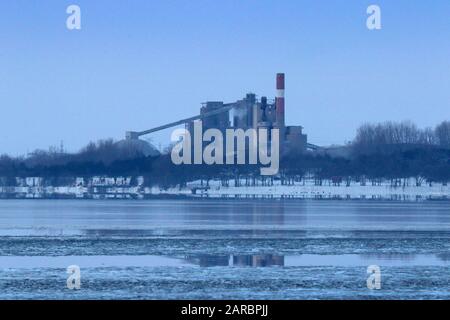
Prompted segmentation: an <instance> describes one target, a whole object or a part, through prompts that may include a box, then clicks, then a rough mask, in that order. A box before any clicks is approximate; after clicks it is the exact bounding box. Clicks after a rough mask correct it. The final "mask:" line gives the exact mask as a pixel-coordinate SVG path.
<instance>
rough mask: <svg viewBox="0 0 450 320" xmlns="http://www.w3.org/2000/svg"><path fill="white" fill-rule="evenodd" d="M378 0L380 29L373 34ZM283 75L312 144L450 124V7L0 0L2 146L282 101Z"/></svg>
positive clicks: (294, 0)
mask: <svg viewBox="0 0 450 320" xmlns="http://www.w3.org/2000/svg"><path fill="white" fill-rule="evenodd" d="M70 4H77V5H79V6H80V7H81V13H82V29H81V30H79V31H69V30H68V29H67V28H66V18H67V16H68V15H67V14H66V8H67V6H69V5H70ZM370 4H377V5H379V6H380V7H381V12H382V30H379V31H369V30H368V29H367V28H366V18H367V14H366V9H367V7H368V6H369V5H370ZM277 72H285V73H286V117H287V123H288V124H292V125H294V124H301V125H303V126H304V128H305V129H304V130H305V132H306V133H307V134H308V136H309V140H310V142H312V143H316V144H320V145H322V144H323V145H325V144H331V143H344V142H345V141H348V140H350V139H351V138H352V137H353V136H354V134H355V130H356V128H357V127H358V126H359V125H360V124H361V123H363V122H367V121H385V120H412V121H414V122H416V123H417V124H418V125H419V126H422V127H426V126H434V125H435V124H437V123H438V122H440V121H442V120H445V119H447V120H448V119H449V118H450V1H448V0H433V1H423V0H421V1H410V0H395V1H394V0H389V1H379V0H373V1H365V0H351V1H349V0H319V1H318V0H304V1H301V0H280V1H274V0H272V1H269V0H226V1H225V0H223V1H211V0H190V1H178V0H177V1H175V0H164V1H163V0H158V1H156V0H153V1H151V0H150V1H149V0H140V1H137V0H130V1H118V0H116V1H112V0H109V1H104V0H96V1H84V0H80V1H75V0H73V1H54V0H39V1H37V0H35V1H32V0H16V1H2V2H1V3H0V108H1V119H2V121H1V126H0V153H9V154H12V155H20V154H25V153H26V152H27V151H31V150H33V149H36V148H44V149H46V148H48V147H49V146H51V145H59V143H60V141H61V140H62V141H64V144H65V146H66V148H67V149H68V150H70V151H76V150H78V149H79V148H80V147H82V146H83V145H85V144H87V142H88V141H90V140H97V139H102V138H108V137H112V138H114V139H121V138H122V137H123V135H124V131H126V130H143V129H147V128H151V127H153V126H157V125H160V124H164V123H166V122H170V121H173V120H177V119H179V118H181V117H187V116H191V115H195V114H197V113H198V109H199V107H200V103H201V102H204V101H207V100H224V101H234V100H237V99H240V98H241V97H243V96H244V95H245V94H246V93H247V92H249V91H252V92H255V93H256V94H258V95H268V96H269V97H273V96H274V95H275V89H274V86H275V74H276V73H277ZM170 133H171V131H170V130H168V131H165V132H163V133H160V134H157V135H155V136H152V138H153V139H154V141H155V144H157V145H158V144H159V143H160V142H161V143H163V144H164V143H167V142H168V141H169V137H170Z"/></svg>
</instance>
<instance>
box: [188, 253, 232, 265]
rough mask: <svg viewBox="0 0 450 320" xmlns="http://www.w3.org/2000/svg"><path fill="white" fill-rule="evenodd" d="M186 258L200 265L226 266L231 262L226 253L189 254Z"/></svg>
mask: <svg viewBox="0 0 450 320" xmlns="http://www.w3.org/2000/svg"><path fill="white" fill-rule="evenodd" d="M186 260H187V261H189V262H192V263H194V264H198V265H199V266H200V267H226V266H228V265H229V264H230V257H229V256H226V255H225V256H216V255H209V254H204V255H195V256H187V257H186Z"/></svg>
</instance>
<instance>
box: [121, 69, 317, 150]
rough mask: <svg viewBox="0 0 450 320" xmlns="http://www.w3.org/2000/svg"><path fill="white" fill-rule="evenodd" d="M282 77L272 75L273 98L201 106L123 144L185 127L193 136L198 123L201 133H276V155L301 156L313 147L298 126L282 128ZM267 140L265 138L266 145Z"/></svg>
mask: <svg viewBox="0 0 450 320" xmlns="http://www.w3.org/2000/svg"><path fill="white" fill-rule="evenodd" d="M284 92H285V75H284V73H278V74H277V75H276V97H275V99H272V100H269V99H268V98H267V97H266V96H262V97H261V98H260V99H258V98H257V96H256V95H255V94H253V93H248V94H247V95H246V96H245V97H244V98H243V99H242V100H238V101H236V102H232V103H224V102H223V101H208V102H205V103H203V104H202V107H201V108H200V114H199V115H197V116H194V117H190V118H187V119H183V120H179V121H176V122H172V123H169V124H166V125H163V126H159V127H156V128H153V129H150V130H145V131H141V132H135V131H128V132H127V133H126V139H127V140H136V139H139V137H141V136H143V135H146V134H150V133H153V132H157V131H160V130H163V129H167V128H170V127H174V126H177V125H182V124H185V126H186V129H187V130H188V131H189V132H190V133H191V135H192V136H193V131H194V129H193V127H194V121H197V120H201V121H202V128H203V132H204V131H206V130H208V129H218V130H220V131H222V132H225V130H226V129H243V130H247V129H259V128H265V129H269V130H268V132H270V129H279V137H280V141H279V142H280V144H279V145H280V151H281V152H282V153H286V152H305V151H306V150H307V148H314V147H315V146H314V145H310V144H308V143H307V136H306V135H305V134H304V133H303V127H301V126H286V124H285V96H284ZM270 142H271V137H269V143H270Z"/></svg>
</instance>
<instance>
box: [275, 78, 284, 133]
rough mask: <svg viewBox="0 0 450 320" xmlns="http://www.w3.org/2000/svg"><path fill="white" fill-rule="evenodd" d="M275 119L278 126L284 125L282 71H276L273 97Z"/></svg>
mask: <svg viewBox="0 0 450 320" xmlns="http://www.w3.org/2000/svg"><path fill="white" fill-rule="evenodd" d="M275 108H276V120H277V126H278V127H279V128H281V127H284V73H277V96H276V98H275Z"/></svg>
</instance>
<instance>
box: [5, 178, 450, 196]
mask: <svg viewBox="0 0 450 320" xmlns="http://www.w3.org/2000/svg"><path fill="white" fill-rule="evenodd" d="M165 196H170V197H176V196H181V197H193V198H198V197H205V198H296V199H380V200H383V199H385V200H406V201H417V200H426V199H447V200H450V186H449V185H446V184H443V183H421V184H419V185H417V184H416V180H415V179H412V178H411V179H406V180H405V179H403V180H402V183H400V184H398V183H395V184H393V182H392V181H388V180H386V181H377V183H376V184H375V183H374V184H372V183H364V184H363V183H360V182H354V181H351V182H348V183H347V182H345V183H333V182H332V181H328V180H323V181H321V185H318V183H317V181H314V180H313V179H303V180H301V181H299V182H291V184H289V185H285V184H282V182H281V180H276V179H275V180H273V181H271V182H270V183H267V184H265V185H261V184H260V185H251V184H250V183H249V181H248V180H239V181H237V182H236V181H234V180H233V179H231V183H230V184H226V185H224V184H223V183H222V182H220V181H215V180H210V181H209V182H208V183H206V182H204V181H203V183H202V182H201V181H193V182H190V183H188V184H187V185H186V186H184V187H180V186H177V187H173V188H161V187H155V186H154V187H147V186H145V184H144V179H143V178H142V177H134V178H133V177H114V178H112V177H93V178H90V179H88V180H85V179H83V178H77V179H74V182H73V183H72V184H70V185H66V186H49V185H46V184H45V183H44V182H43V180H42V179H41V178H25V179H22V180H18V181H17V185H16V186H3V187H0V198H4V199H5V198H9V199H11V198H13V199H17V198H19V199H30V198H31V199H36V198H38V199H39V198H40V199H47V198H48V199H52V198H69V199H145V198H152V197H165Z"/></svg>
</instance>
